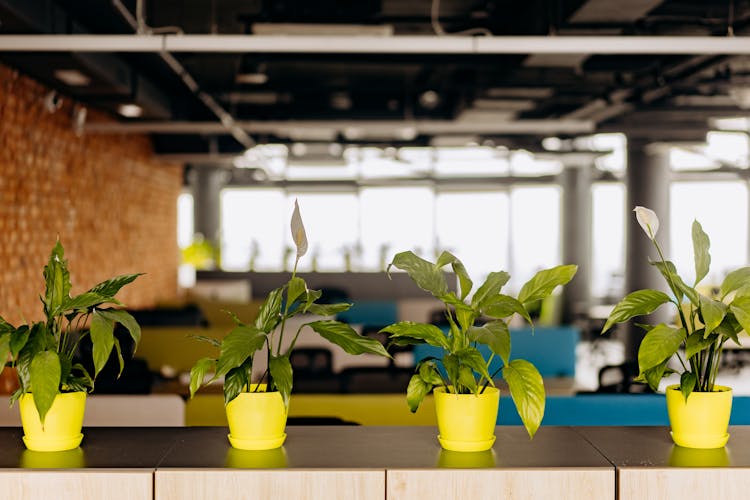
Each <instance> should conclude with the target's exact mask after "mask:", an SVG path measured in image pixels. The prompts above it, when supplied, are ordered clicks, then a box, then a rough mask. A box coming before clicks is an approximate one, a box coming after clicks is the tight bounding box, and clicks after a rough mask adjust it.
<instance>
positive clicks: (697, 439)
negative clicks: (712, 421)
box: [669, 431, 729, 449]
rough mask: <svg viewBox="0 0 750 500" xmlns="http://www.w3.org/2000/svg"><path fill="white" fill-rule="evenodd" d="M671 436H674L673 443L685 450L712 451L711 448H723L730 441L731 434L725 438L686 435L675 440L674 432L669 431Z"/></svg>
mask: <svg viewBox="0 0 750 500" xmlns="http://www.w3.org/2000/svg"><path fill="white" fill-rule="evenodd" d="M669 435H670V436H672V441H674V443H675V444H676V445H678V446H682V447H684V448H700V449H711V448H722V447H723V446H724V445H725V444H727V441H729V433H728V432H727V433H726V434H724V435H723V436H710V435H703V436H701V435H698V436H695V435H686V436H678V437H676V438H675V435H674V432H672V431H669Z"/></svg>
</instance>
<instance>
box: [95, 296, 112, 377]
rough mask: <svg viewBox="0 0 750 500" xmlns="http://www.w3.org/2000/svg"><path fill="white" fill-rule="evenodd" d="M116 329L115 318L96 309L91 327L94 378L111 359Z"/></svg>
mask: <svg viewBox="0 0 750 500" xmlns="http://www.w3.org/2000/svg"><path fill="white" fill-rule="evenodd" d="M114 329H115V323H114V321H113V320H111V319H110V318H109V317H107V316H105V315H104V314H102V311H100V310H99V309H97V310H95V311H94V315H93V317H92V319H91V328H90V331H91V344H92V346H93V348H92V357H93V360H94V378H96V377H97V375H99V372H100V371H102V368H104V365H105V364H107V360H109V355H110V354H111V353H112V348H113V347H114V345H115V336H114Z"/></svg>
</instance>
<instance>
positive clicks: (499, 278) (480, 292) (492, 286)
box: [471, 271, 510, 307]
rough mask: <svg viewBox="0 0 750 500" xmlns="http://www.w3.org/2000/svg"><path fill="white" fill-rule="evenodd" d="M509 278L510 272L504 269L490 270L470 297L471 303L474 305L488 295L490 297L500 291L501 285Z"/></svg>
mask: <svg viewBox="0 0 750 500" xmlns="http://www.w3.org/2000/svg"><path fill="white" fill-rule="evenodd" d="M508 280H510V274H508V273H506V272H505V271H499V272H492V273H490V274H488V275H487V279H486V280H485V281H484V283H482V286H480V287H479V288H478V289H477V291H476V292H475V293H474V295H473V296H472V297H471V305H472V306H473V307H476V306H477V305H478V304H480V303H482V301H483V300H485V299H487V298H488V297H492V296H495V295H497V294H498V293H500V290H502V289H503V286H505V284H506V283H507V282H508Z"/></svg>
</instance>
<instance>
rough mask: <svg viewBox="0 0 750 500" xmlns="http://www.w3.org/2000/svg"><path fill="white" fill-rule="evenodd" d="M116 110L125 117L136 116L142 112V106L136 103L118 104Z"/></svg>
mask: <svg viewBox="0 0 750 500" xmlns="http://www.w3.org/2000/svg"><path fill="white" fill-rule="evenodd" d="M117 112H118V113H120V114H121V115H122V116H124V117H125V118H138V117H139V116H141V115H142V114H143V108H142V107H140V106H138V105H137V104H120V105H119V106H118V107H117Z"/></svg>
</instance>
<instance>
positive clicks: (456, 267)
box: [436, 251, 474, 300]
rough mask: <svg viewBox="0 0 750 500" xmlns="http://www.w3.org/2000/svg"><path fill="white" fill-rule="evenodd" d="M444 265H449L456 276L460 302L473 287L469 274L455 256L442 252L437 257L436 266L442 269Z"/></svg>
mask: <svg viewBox="0 0 750 500" xmlns="http://www.w3.org/2000/svg"><path fill="white" fill-rule="evenodd" d="M446 264H450V265H451V268H453V272H454V273H456V276H458V282H459V284H460V286H461V300H463V299H465V298H466V296H467V295H469V292H470V291H471V288H472V287H473V286H474V283H473V282H472V281H471V278H469V273H468V272H467V271H466V267H464V265H463V263H462V262H461V261H460V260H458V258H457V257H456V256H455V255H453V254H452V253H450V252H447V251H444V252H443V253H441V254H440V257H438V261H437V264H436V266H437V267H438V268H442V267H443V266H444V265H446Z"/></svg>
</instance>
